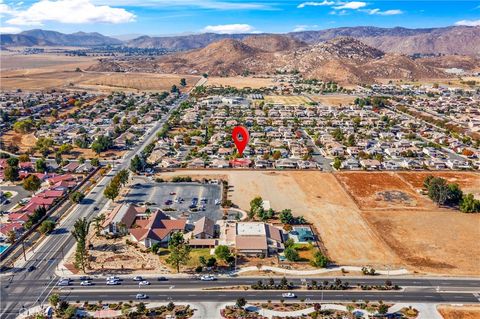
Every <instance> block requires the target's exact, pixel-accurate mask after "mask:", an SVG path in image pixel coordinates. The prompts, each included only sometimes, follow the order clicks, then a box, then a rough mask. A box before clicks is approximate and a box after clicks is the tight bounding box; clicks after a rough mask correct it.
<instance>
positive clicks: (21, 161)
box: [18, 154, 30, 163]
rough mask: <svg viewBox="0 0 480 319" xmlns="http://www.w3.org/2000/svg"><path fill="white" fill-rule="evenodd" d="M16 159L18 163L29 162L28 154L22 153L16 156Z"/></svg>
mask: <svg viewBox="0 0 480 319" xmlns="http://www.w3.org/2000/svg"><path fill="white" fill-rule="evenodd" d="M18 160H19V161H20V163H25V162H30V156H28V154H22V155H20V156H18Z"/></svg>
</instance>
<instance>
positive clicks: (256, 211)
mask: <svg viewBox="0 0 480 319" xmlns="http://www.w3.org/2000/svg"><path fill="white" fill-rule="evenodd" d="M263 213H264V209H263V199H262V198H261V197H260V196H257V197H255V198H254V199H252V200H251V201H250V212H249V214H248V216H249V217H250V218H253V217H254V216H258V217H260V218H261V216H263Z"/></svg>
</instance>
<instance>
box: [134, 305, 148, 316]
mask: <svg viewBox="0 0 480 319" xmlns="http://www.w3.org/2000/svg"><path fill="white" fill-rule="evenodd" d="M136 310H137V313H138V314H144V313H145V311H146V310H147V307H146V306H145V304H144V303H143V302H140V303H139V304H138V305H137V309H136Z"/></svg>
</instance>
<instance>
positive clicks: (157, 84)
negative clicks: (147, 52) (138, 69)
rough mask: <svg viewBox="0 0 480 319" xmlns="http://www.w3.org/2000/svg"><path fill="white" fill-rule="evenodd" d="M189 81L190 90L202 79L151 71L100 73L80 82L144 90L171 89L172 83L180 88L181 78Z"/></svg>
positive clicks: (102, 86)
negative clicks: (152, 72)
mask: <svg viewBox="0 0 480 319" xmlns="http://www.w3.org/2000/svg"><path fill="white" fill-rule="evenodd" d="M181 78H185V79H186V81H187V86H186V88H185V89H186V90H189V89H190V88H191V87H192V86H193V85H195V83H197V82H198V80H199V79H200V77H199V76H192V75H176V74H151V73H128V74H126V73H98V74H97V76H96V77H93V78H90V79H88V80H86V81H82V82H80V83H79V85H80V86H82V87H91V86H93V87H94V88H95V87H101V88H102V89H105V88H107V89H108V88H110V90H112V89H113V90H115V89H116V90H118V89H135V90H142V91H169V90H170V89H171V87H172V85H176V86H178V87H179V88H180V79H181Z"/></svg>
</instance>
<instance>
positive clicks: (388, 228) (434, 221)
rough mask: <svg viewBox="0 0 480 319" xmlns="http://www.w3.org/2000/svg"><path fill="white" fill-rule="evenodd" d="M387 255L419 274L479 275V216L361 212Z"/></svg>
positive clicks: (441, 212)
mask: <svg viewBox="0 0 480 319" xmlns="http://www.w3.org/2000/svg"><path fill="white" fill-rule="evenodd" d="M362 214H363V216H364V217H365V219H366V220H367V221H368V223H369V224H370V225H371V228H372V229H374V230H375V231H376V232H377V233H378V234H379V235H380V237H381V238H382V239H383V240H384V241H385V242H386V243H387V244H388V246H389V247H390V248H391V251H392V252H394V253H395V254H396V255H397V256H399V257H400V259H401V260H403V261H404V262H405V263H406V264H407V265H408V266H409V268H411V269H414V270H417V271H419V272H423V273H437V274H446V275H453V274H462V275H478V274H480V263H479V258H478V256H480V244H479V243H480V216H478V214H462V213H460V212H458V211H453V210H447V209H437V210H431V211H412V210H408V211H400V210H396V211H391V210H385V211H378V210H376V211H364V212H362Z"/></svg>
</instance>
